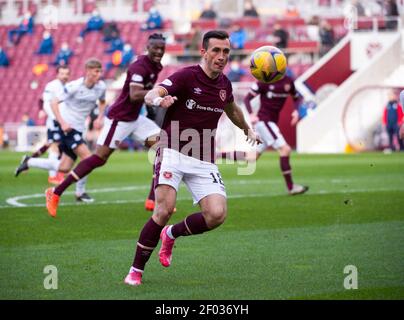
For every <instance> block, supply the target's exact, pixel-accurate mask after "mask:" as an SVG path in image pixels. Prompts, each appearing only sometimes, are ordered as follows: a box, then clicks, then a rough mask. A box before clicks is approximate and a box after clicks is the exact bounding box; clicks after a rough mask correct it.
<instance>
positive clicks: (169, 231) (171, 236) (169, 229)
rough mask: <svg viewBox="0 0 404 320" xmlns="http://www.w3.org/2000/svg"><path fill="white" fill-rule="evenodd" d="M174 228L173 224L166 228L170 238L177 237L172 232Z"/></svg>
mask: <svg viewBox="0 0 404 320" xmlns="http://www.w3.org/2000/svg"><path fill="white" fill-rule="evenodd" d="M172 228H173V226H172V225H171V226H169V227H168V228H167V230H166V234H167V235H168V237H169V238H170V239H173V240H174V239H175V238H174V236H173V234H172V233H171V229H172Z"/></svg>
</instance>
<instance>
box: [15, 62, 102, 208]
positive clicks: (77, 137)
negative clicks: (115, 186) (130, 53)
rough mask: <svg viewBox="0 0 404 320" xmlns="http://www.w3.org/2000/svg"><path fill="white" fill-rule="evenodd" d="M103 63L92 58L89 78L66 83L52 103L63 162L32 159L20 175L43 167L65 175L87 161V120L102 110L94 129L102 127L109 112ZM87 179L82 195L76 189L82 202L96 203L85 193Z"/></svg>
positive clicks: (77, 196) (88, 153) (24, 165)
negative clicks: (78, 161) (106, 111)
mask: <svg viewBox="0 0 404 320" xmlns="http://www.w3.org/2000/svg"><path fill="white" fill-rule="evenodd" d="M101 73H102V64H101V62H100V61H98V60H97V59H90V60H88V61H87V62H86V64H85V77H83V78H79V79H77V80H74V81H71V82H69V83H67V84H66V86H65V90H64V92H63V93H61V94H59V95H58V96H57V97H55V98H54V99H53V100H52V102H51V107H52V111H53V113H54V115H55V118H56V120H57V122H58V123H59V125H60V128H61V130H60V133H61V137H62V139H61V143H60V145H59V149H60V150H61V151H62V157H61V159H60V160H50V159H38V158H30V159H28V160H27V161H25V162H23V163H22V164H21V165H20V167H19V168H18V169H17V170H19V171H20V172H21V171H25V170H28V169H29V168H31V167H32V168H41V169H45V170H51V169H53V170H56V171H61V172H64V173H67V172H69V170H70V169H72V167H73V165H74V162H75V161H76V159H77V157H79V158H80V159H86V158H87V157H89V156H91V152H90V150H89V149H88V147H87V145H86V144H85V142H84V140H83V136H82V135H83V132H84V130H85V121H86V118H87V117H88V116H89V114H90V113H91V111H92V110H93V109H95V108H96V107H97V102H98V108H99V116H98V118H97V119H96V120H95V121H94V127H95V128H96V129H100V128H101V127H102V121H103V115H104V110H105V106H106V103H105V91H106V85H105V83H104V82H103V81H101V80H100V78H101ZM85 181H86V178H83V179H81V182H82V183H79V184H78V185H81V190H80V192H77V189H76V199H77V200H78V201H85V202H92V201H94V200H93V199H92V198H91V197H90V196H89V195H88V194H87V193H85V188H84V185H85Z"/></svg>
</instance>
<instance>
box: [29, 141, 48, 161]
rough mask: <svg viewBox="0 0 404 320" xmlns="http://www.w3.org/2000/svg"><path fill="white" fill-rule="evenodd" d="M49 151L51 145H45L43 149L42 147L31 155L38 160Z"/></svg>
mask: <svg viewBox="0 0 404 320" xmlns="http://www.w3.org/2000/svg"><path fill="white" fill-rule="evenodd" d="M48 149H49V145H47V144H44V145H43V146H42V147H40V148H39V149H38V150H37V151H35V152H34V153H33V154H32V155H31V158H38V157H40V156H41V155H43V154H44V153H45V152H46V150H48Z"/></svg>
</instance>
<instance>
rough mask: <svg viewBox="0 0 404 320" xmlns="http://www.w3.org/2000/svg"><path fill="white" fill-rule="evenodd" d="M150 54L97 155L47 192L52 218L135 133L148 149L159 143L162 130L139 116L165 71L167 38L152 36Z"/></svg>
mask: <svg viewBox="0 0 404 320" xmlns="http://www.w3.org/2000/svg"><path fill="white" fill-rule="evenodd" d="M147 51H148V53H147V55H141V56H139V57H138V58H137V60H136V61H135V62H133V63H132V64H131V65H130V66H129V68H128V72H127V76H126V81H125V84H124V86H123V88H122V91H121V94H120V95H119V96H118V98H117V99H116V101H115V102H114V103H113V104H112V106H111V107H110V108H109V109H108V112H107V115H106V117H105V119H104V127H103V129H102V131H101V133H100V136H99V137H98V140H97V147H96V150H95V154H93V155H91V156H90V157H88V158H87V159H85V160H83V161H81V162H80V163H79V164H78V165H77V166H76V167H75V168H74V169H73V170H72V171H71V173H70V174H69V175H68V176H67V177H66V179H65V180H64V181H63V182H62V183H61V184H60V185H58V186H57V187H56V188H55V189H54V190H52V189H48V190H47V199H46V206H47V209H48V212H49V214H50V215H51V216H53V217H54V216H56V212H57V207H58V204H59V199H60V196H61V195H62V194H63V192H64V191H65V190H66V188H67V187H69V186H70V185H71V184H72V183H75V182H76V181H78V180H80V179H81V178H83V177H85V176H87V175H88V174H89V173H90V172H91V171H93V170H94V169H95V168H97V167H101V166H103V165H104V164H105V163H106V162H107V160H108V158H109V156H110V155H111V154H112V153H113V152H114V150H115V149H116V148H117V147H118V146H119V144H120V143H121V142H122V141H123V140H124V139H125V138H126V137H127V136H128V135H130V134H131V133H132V132H133V133H134V134H135V137H136V139H138V140H139V141H142V142H144V143H145V145H146V146H148V147H151V146H152V145H153V144H154V143H155V142H156V137H157V136H158V135H159V133H160V128H159V127H158V126H157V125H156V124H155V123H154V122H153V121H152V120H150V119H148V118H146V117H144V116H143V115H139V113H140V110H141V108H142V106H143V102H144V97H145V95H146V93H147V92H149V90H151V89H152V88H153V86H154V84H155V83H156V81H157V77H158V75H159V73H160V71H161V70H162V68H163V66H162V65H161V59H162V58H163V55H164V52H165V38H164V37H163V36H162V35H161V34H157V33H154V34H152V35H150V36H149V39H148V42H147Z"/></svg>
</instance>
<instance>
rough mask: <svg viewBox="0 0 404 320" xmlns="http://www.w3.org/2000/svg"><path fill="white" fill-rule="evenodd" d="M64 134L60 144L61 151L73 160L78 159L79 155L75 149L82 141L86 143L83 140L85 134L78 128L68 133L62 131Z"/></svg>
mask: <svg viewBox="0 0 404 320" xmlns="http://www.w3.org/2000/svg"><path fill="white" fill-rule="evenodd" d="M60 132H61V134H62V139H61V141H60V144H59V150H60V152H63V153H65V154H66V155H68V156H69V157H70V158H72V159H73V160H76V159H77V155H76V154H75V153H74V151H73V150H74V149H76V148H77V147H78V146H79V145H81V144H82V143H85V141H84V140H83V134H82V133H81V132H79V131H77V130H74V129H72V130H71V131H69V132H68V133H64V132H62V131H60Z"/></svg>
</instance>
